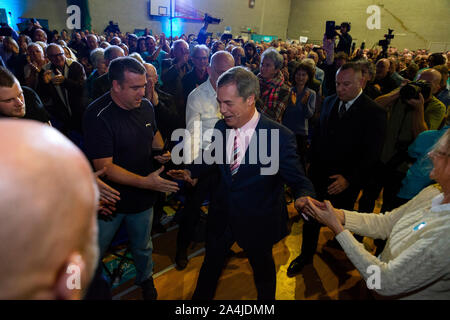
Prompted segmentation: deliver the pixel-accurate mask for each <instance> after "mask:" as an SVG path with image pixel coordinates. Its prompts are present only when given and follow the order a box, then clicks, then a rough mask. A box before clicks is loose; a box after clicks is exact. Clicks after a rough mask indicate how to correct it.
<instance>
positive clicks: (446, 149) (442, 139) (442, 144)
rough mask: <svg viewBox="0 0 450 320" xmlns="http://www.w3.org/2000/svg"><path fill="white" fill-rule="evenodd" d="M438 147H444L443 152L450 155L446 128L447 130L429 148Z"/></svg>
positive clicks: (449, 133) (449, 137) (448, 131)
mask: <svg viewBox="0 0 450 320" xmlns="http://www.w3.org/2000/svg"><path fill="white" fill-rule="evenodd" d="M438 149H444V151H443V152H445V153H446V154H447V156H448V157H450V129H447V131H445V132H444V134H443V135H442V136H441V137H440V138H439V140H438V141H437V142H436V143H435V144H434V146H433V148H432V149H431V150H432V151H434V150H438Z"/></svg>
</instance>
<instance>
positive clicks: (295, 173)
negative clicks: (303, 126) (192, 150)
mask: <svg viewBox="0 0 450 320" xmlns="http://www.w3.org/2000/svg"><path fill="white" fill-rule="evenodd" d="M256 97H259V81H258V78H257V77H256V76H255V75H254V74H253V73H251V72H250V71H248V70H247V69H245V68H243V67H234V68H231V69H229V70H228V71H227V72H225V73H224V74H222V76H221V77H220V78H219V80H218V82H217V101H218V102H219V106H220V112H221V113H222V115H223V116H224V119H223V120H219V121H218V122H217V124H216V126H215V129H216V130H215V133H214V136H215V137H216V139H215V140H214V141H213V142H212V144H211V146H213V145H214V146H213V147H212V148H213V149H214V150H215V152H216V153H215V155H214V159H215V161H214V163H213V164H211V165H208V164H205V162H202V163H201V164H196V163H199V162H198V161H197V160H198V159H197V160H195V161H194V164H193V165H190V166H189V167H188V168H189V169H190V170H182V171H171V172H170V174H171V175H172V177H174V178H182V179H184V180H186V181H192V178H196V177H202V176H205V175H207V174H213V173H217V181H216V183H215V184H213V185H215V186H216V187H215V188H214V190H212V195H211V198H210V206H209V212H208V226H207V239H206V255H205V260H204V261H203V265H202V268H201V270H200V275H199V278H198V281H197V287H196V289H195V292H194V295H193V299H200V300H210V299H212V298H214V294H215V291H216V287H217V282H218V280H219V277H220V274H221V272H222V269H223V267H224V263H225V260H226V256H227V254H228V252H229V250H230V248H231V246H232V245H233V243H234V242H237V243H238V245H239V246H240V247H241V248H243V249H244V251H245V253H246V255H247V257H248V259H249V262H250V265H251V266H252V269H253V276H254V280H255V285H256V289H257V291H258V299H262V300H268V299H269V300H273V299H275V289H276V271H275V270H276V269H275V263H274V260H273V257H272V247H273V245H274V244H275V243H277V242H278V241H280V240H281V239H282V238H283V237H285V236H286V234H287V218H288V216H287V212H286V203H285V199H284V183H287V184H288V185H289V186H290V187H291V188H292V190H293V192H294V194H295V196H296V199H297V200H296V201H295V207H296V208H297V209H298V210H301V209H302V208H303V205H304V204H305V201H306V197H307V196H314V189H313V186H312V184H311V182H310V181H309V180H308V179H307V178H306V177H305V175H304V172H303V168H302V165H301V163H300V159H299V158H298V156H297V153H296V142H295V136H294V135H293V133H292V132H291V131H289V130H288V129H287V128H285V127H283V126H282V125H280V124H278V123H276V122H274V121H272V120H270V119H269V118H267V117H265V116H264V115H261V114H260V113H259V112H257V110H256V108H255V101H256ZM220 137H222V139H220ZM218 141H225V142H226V143H222V144H220V143H219V142H218ZM263 150H268V153H269V158H270V161H264V159H263V157H261V151H263ZM208 151H209V150H205V151H204V153H203V155H204V156H205V155H207V153H208ZM258 151H259V152H258ZM266 152H267V151H266ZM258 155H259V156H258Z"/></svg>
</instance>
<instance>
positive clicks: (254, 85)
mask: <svg viewBox="0 0 450 320" xmlns="http://www.w3.org/2000/svg"><path fill="white" fill-rule="evenodd" d="M228 84H234V85H236V88H237V92H238V94H239V96H240V97H242V98H243V99H244V100H247V98H248V97H250V96H251V95H254V96H255V99H256V98H258V97H259V80H258V78H257V77H256V76H255V75H254V74H253V72H251V71H250V70H249V69H247V68H244V67H241V66H238V67H233V68H231V69H229V70H228V71H226V72H224V73H223V74H222V75H221V76H220V77H219V79H218V80H217V88H220V87H223V86H225V85H228Z"/></svg>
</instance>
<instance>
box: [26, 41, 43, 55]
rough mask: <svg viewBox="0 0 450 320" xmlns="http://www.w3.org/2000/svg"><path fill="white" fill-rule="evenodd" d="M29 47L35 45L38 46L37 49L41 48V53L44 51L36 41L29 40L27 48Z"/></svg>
mask: <svg viewBox="0 0 450 320" xmlns="http://www.w3.org/2000/svg"><path fill="white" fill-rule="evenodd" d="M31 47H36V48H38V49H39V50H41V51H42V53H44V49H42V46H40V45H39V44H38V43H36V42H31V43H30V44H28V46H27V50H28V49H30V48H31Z"/></svg>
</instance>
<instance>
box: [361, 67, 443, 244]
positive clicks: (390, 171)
mask: <svg viewBox="0 0 450 320" xmlns="http://www.w3.org/2000/svg"><path fill="white" fill-rule="evenodd" d="M440 76H441V75H440V73H439V72H438V71H436V70H433V69H429V70H425V71H424V72H423V73H422V74H421V75H420V79H419V80H422V81H418V82H411V83H409V84H406V83H405V84H403V85H402V86H400V87H399V88H397V89H395V90H394V91H392V92H390V93H388V94H386V95H383V96H380V97H378V98H377V99H376V100H375V101H376V102H377V103H378V104H379V105H380V106H382V107H383V108H385V109H386V110H387V111H389V112H390V117H389V120H388V123H387V129H386V135H385V141H384V147H383V151H382V153H381V159H380V160H381V161H380V162H379V164H378V166H377V169H376V173H375V174H374V177H376V181H373V183H371V185H370V186H368V187H367V188H365V189H364V193H363V196H362V197H361V199H360V202H359V205H360V210H361V211H363V212H372V211H373V208H374V204H375V200H376V199H377V198H378V195H379V194H380V191H381V189H382V188H384V191H383V207H382V209H381V212H385V211H390V210H392V209H394V208H396V207H398V206H399V205H400V203H398V202H397V200H396V197H395V196H396V194H397V193H398V191H399V190H400V187H401V181H402V180H403V178H404V177H405V175H406V172H407V170H408V168H409V165H410V159H409V157H408V147H409V146H410V145H411V143H412V142H413V141H414V139H415V138H416V137H417V136H418V135H419V134H420V133H421V132H423V131H426V130H435V129H438V127H439V126H440V124H441V123H442V120H443V119H444V114H445V107H444V105H443V104H442V103H440V102H439V101H438V100H437V99H436V98H435V97H434V95H433V94H434V93H435V92H436V91H435V90H436V89H435V83H436V81H437V83H439V81H440ZM378 249H380V248H378Z"/></svg>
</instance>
